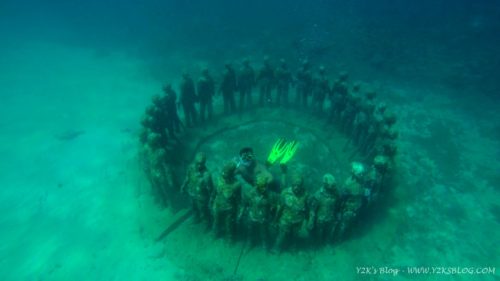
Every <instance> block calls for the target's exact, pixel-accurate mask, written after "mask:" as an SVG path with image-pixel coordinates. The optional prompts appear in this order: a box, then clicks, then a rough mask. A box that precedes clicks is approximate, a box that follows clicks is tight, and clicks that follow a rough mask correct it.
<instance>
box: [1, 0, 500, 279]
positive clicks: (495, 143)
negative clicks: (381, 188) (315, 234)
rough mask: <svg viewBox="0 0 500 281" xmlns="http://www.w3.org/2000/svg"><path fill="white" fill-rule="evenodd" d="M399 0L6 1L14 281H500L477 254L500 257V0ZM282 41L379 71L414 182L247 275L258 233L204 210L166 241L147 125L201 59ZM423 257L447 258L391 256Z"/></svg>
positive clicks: (7, 164) (339, 64) (8, 273)
mask: <svg viewBox="0 0 500 281" xmlns="http://www.w3.org/2000/svg"><path fill="white" fill-rule="evenodd" d="M389 2H390V1H382V2H378V1H377V5H375V4H374V3H369V1H353V2H350V3H349V4H341V3H327V2H323V1H319V0H317V1H313V2H308V4H307V5H306V4H305V3H301V2H299V1H289V2H285V1H275V2H270V3H269V2H264V1H255V2H252V4H243V3H233V2H229V1H227V2H226V1H221V2H220V3H218V4H213V3H198V1H185V2H181V1H179V2H176V1H173V2H168V3H161V1H152V0H150V1H145V2H141V4H139V3H132V2H119V1H109V2H105V3H102V2H98V1H95V2H88V1H87V2H81V3H78V2H71V1H70V2H62V1H61V2H60V3H57V2H53V3H51V4H44V5H42V4H40V3H38V2H35V1H33V2H30V1H22V2H15V1H4V2H2V3H1V4H0V31H1V34H2V40H1V43H0V51H1V53H0V86H1V90H0V106H1V110H0V128H1V134H0V153H1V155H2V158H1V160H0V170H1V171H2V172H1V173H0V186H1V187H2V188H1V189H0V213H1V216H0V238H1V241H2V243H1V245H0V279H2V280H318V281H321V280H411V279H419V280H498V278H499V273H498V272H497V271H496V272H495V273H491V272H490V273H489V274H467V273H463V269H464V268H473V269H478V268H479V269H484V268H487V269H488V270H490V269H494V270H499V266H500V258H499V257H500V251H499V250H498V249H499V247H498V245H499V242H500V241H499V237H500V235H499V230H500V227H499V223H500V202H499V198H500V197H499V186H500V173H499V171H500V163H499V161H500V144H499V142H500V113H499V110H498V102H499V93H500V83H499V82H498V79H497V76H498V73H499V71H500V54H499V53H498V50H497V49H498V48H497V46H498V45H499V44H498V43H499V41H498V40H499V39H498V34H500V32H499V31H500V22H499V20H498V19H499V18H500V17H499V15H500V7H499V6H500V5H499V4H498V3H495V2H494V1H479V2H474V3H468V2H463V3H461V2H455V1H454V2H451V1H438V2H435V1H424V2H421V3H420V2H419V3H417V2H415V3H412V5H411V6H408V3H405V5H403V3H401V4H399V5H401V6H399V5H398V4H395V3H389ZM451 3H453V4H451ZM266 54H267V55H269V56H270V57H271V58H273V59H275V60H277V59H278V58H281V57H284V58H286V59H287V60H288V61H290V62H291V64H297V62H298V61H299V60H300V59H301V58H303V57H304V56H307V57H309V58H310V59H311V61H312V63H313V64H314V65H319V64H324V65H325V66H327V69H328V73H329V74H330V76H331V77H332V78H333V77H335V76H336V75H337V73H338V72H340V71H342V70H347V71H349V73H350V74H351V77H352V79H353V80H360V81H364V82H366V83H371V84H372V85H374V87H375V88H376V89H377V91H378V93H379V97H378V98H380V99H381V100H385V101H386V103H387V104H388V105H389V106H390V107H391V108H392V109H393V110H394V112H395V113H396V114H397V115H398V118H399V120H398V130H399V132H400V137H399V140H398V146H399V150H400V153H399V155H398V157H397V163H398V169H397V177H396V185H395V191H394V194H393V195H392V196H391V198H390V199H391V200H389V201H388V202H387V206H386V207H385V208H384V209H383V210H381V211H380V213H377V214H373V216H370V217H368V218H366V222H363V223H361V225H362V227H361V228H360V229H359V233H356V235H354V237H353V238H352V239H350V240H348V241H347V242H345V243H342V244H341V245H338V246H335V247H327V248H325V249H320V250H317V251H305V252H300V253H285V254H283V255H281V256H276V255H270V254H268V253H266V252H264V251H260V250H255V251H253V252H250V253H248V254H247V255H245V256H244V257H243V259H242V261H241V265H240V266H239V271H238V272H239V273H238V275H236V276H232V275H231V274H232V272H233V269H234V264H235V259H236V257H237V256H238V253H239V251H240V246H238V245H236V246H235V245H233V246H231V245H228V244H226V243H225V242H224V241H220V240H213V239H212V238H211V236H210V235H209V234H206V233H203V232H202V231H201V230H200V229H198V228H197V226H196V225H192V224H190V223H189V222H188V223H187V224H186V225H184V226H182V227H181V228H179V229H178V231H176V232H174V233H173V234H172V237H169V240H168V241H166V242H161V243H157V242H155V238H156V237H157V235H158V234H159V233H161V232H162V230H163V229H164V228H165V226H166V225H168V223H169V222H170V221H172V218H173V217H175V215H176V214H173V213H172V211H171V210H169V209H165V208H163V207H162V206H161V205H159V204H158V203H157V200H155V198H154V197H153V196H152V193H151V190H150V187H149V184H148V182H147V180H146V179H145V178H144V175H143V174H142V171H141V167H140V165H139V161H138V157H137V151H138V141H137V132H138V131H139V129H140V122H139V121H140V118H141V115H142V113H143V112H144V109H145V108H146V106H147V105H148V104H149V103H150V100H151V97H152V96H153V95H154V94H159V93H160V91H161V87H162V85H163V84H164V83H165V82H167V81H171V82H173V83H174V84H175V85H177V83H178V82H179V81H180V77H181V75H180V74H181V72H182V71H183V70H187V71H190V72H192V73H196V75H197V73H198V71H199V69H200V67H201V66H204V65H208V66H209V67H210V68H211V70H212V71H213V73H215V74H218V75H216V78H217V79H219V78H220V77H219V76H220V73H222V65H223V63H224V62H225V61H228V60H232V61H236V60H240V59H241V58H243V57H250V59H251V60H252V62H255V63H254V66H258V65H260V62H261V61H262V57H263V56H264V55H266ZM412 266H416V267H420V266H423V267H432V269H433V270H434V271H435V272H434V273H433V274H431V273H428V274H412V273H409V272H406V273H399V274H394V271H390V270H389V269H396V268H397V269H402V268H407V267H412ZM372 267H373V268H375V269H377V270H378V271H376V272H375V271H370V270H369V269H372ZM386 267H387V268H386ZM441 267H444V268H446V269H448V268H450V267H453V268H459V269H462V272H461V273H460V274H444V271H443V270H440V268H441ZM380 269H383V271H382V272H381V271H380ZM385 269H387V270H386V271H384V270H385ZM367 270H368V271H367ZM438 272H441V273H438ZM369 273H370V274H369ZM371 273H373V274H371ZM230 278H233V279H230Z"/></svg>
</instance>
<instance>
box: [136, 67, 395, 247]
mask: <svg viewBox="0 0 500 281" xmlns="http://www.w3.org/2000/svg"><path fill="white" fill-rule="evenodd" d="M221 77H222V78H221V79H220V81H216V80H215V79H214V78H213V77H212V74H211V73H210V71H209V69H208V68H204V69H202V70H201V75H200V77H199V78H198V79H197V80H196V81H195V80H193V78H192V77H191V76H190V74H188V73H183V74H182V80H181V82H180V85H179V87H178V93H179V95H177V92H176V90H174V88H173V87H172V85H171V84H166V85H165V86H164V88H163V94H162V95H155V96H153V98H152V103H151V105H149V106H148V107H147V108H146V111H145V114H144V117H143V118H142V121H141V123H142V130H141V133H140V141H141V156H142V157H141V159H142V164H143V166H144V170H145V172H146V175H147V177H148V179H149V181H150V182H151V185H152V187H153V190H154V192H155V194H156V195H157V197H158V198H159V199H160V200H161V201H162V202H163V203H164V204H165V205H168V204H169V201H171V200H175V199H173V198H182V197H183V198H188V199H189V202H190V208H191V213H192V216H193V220H194V221H195V222H196V223H200V224H204V225H205V226H206V227H207V228H209V229H211V231H213V233H214V234H215V236H216V237H220V238H226V239H230V240H232V241H235V240H243V239H244V240H247V241H249V242H251V243H252V245H261V246H263V247H265V248H266V249H268V250H270V251H272V252H281V251H283V250H285V249H288V248H290V247H294V246H299V247H304V246H311V245H320V244H326V243H337V242H339V241H341V240H342V239H345V237H346V236H348V235H347V234H348V233H349V232H348V231H349V230H350V229H352V226H353V224H354V223H355V222H357V221H360V220H362V219H363V216H362V214H363V212H364V211H365V210H366V209H368V208H369V207H370V205H372V204H373V202H375V201H376V200H377V198H378V197H380V195H381V194H384V192H387V190H388V187H389V186H390V184H391V174H392V171H394V159H395V156H396V152H397V147H396V139H397V137H398V132H397V130H396V129H395V123H396V120H397V119H396V116H395V115H394V113H392V112H391V111H390V110H389V109H387V106H386V104H385V103H383V102H380V101H378V100H377V97H376V92H375V91H373V90H371V89H364V88H365V87H366V86H363V87H361V85H360V84H356V83H352V82H351V81H350V80H349V75H348V74H347V73H346V72H343V73H340V75H339V76H338V78H336V79H335V80H334V81H330V80H329V78H328V76H327V72H326V69H325V67H323V66H319V67H317V68H316V69H315V68H314V67H313V66H312V65H311V63H310V62H309V61H307V60H304V61H302V62H301V63H300V67H299V69H298V70H297V71H296V72H295V74H292V71H291V70H290V69H289V67H288V65H287V63H286V61H285V60H283V59H282V60H280V61H279V63H278V64H277V66H274V65H273V64H272V63H271V60H270V59H269V58H268V57H265V58H264V60H263V64H262V66H261V67H260V68H259V69H258V70H257V71H256V70H254V68H253V67H252V65H251V63H250V61H249V60H248V59H245V60H243V61H242V62H241V68H240V69H238V70H235V69H234V67H233V65H231V64H230V63H226V64H225V65H224V71H223V73H222V75H221ZM367 88H369V87H367ZM254 92H255V93H257V94H258V99H257V100H256V101H254V96H253V94H254ZM218 95H220V96H221V97H222V106H221V111H222V112H220V116H222V118H223V117H224V116H230V115H232V114H238V113H242V112H244V111H247V110H250V109H254V108H256V107H275V108H279V107H283V108H291V109H296V110H297V111H299V110H300V111H302V112H312V113H314V114H316V115H318V116H321V117H322V118H324V119H325V120H326V121H327V122H328V123H331V124H334V125H335V127H336V129H337V130H338V131H339V132H341V133H343V134H344V135H345V136H347V137H348V138H349V144H351V145H353V146H354V147H355V149H356V150H357V151H358V152H359V153H360V154H361V155H363V159H364V160H363V161H357V162H352V163H351V164H350V165H351V167H350V173H349V176H348V177H347V178H346V179H345V180H342V181H341V180H340V179H339V176H338V175H335V174H334V173H325V174H324V175H323V176H322V179H318V180H319V181H318V182H321V184H320V185H319V186H315V187H308V186H305V181H304V174H303V173H302V172H300V171H295V172H293V173H290V172H289V171H288V168H287V166H288V165H287V162H288V160H289V159H290V158H292V157H293V154H294V153H295V151H296V149H297V147H298V145H297V143H295V142H289V141H286V140H283V139H279V140H277V141H276V143H275V145H274V147H273V150H272V151H271V153H270V154H269V157H268V158H267V160H266V161H259V160H258V159H256V157H255V154H254V151H253V149H252V148H251V147H244V148H242V149H241V150H240V151H239V155H238V156H237V157H236V158H235V159H233V160H230V161H227V163H221V165H220V172H219V173H218V174H214V173H213V172H212V171H210V170H209V169H208V168H207V165H206V162H207V155H206V154H205V153H204V152H201V151H198V152H196V154H195V157H194V160H193V161H192V163H191V164H190V165H189V166H188V167H178V166H179V163H182V161H183V160H186V158H187V157H186V156H185V155H184V154H182V153H181V152H180V151H179V150H178V149H176V147H178V146H177V145H178V144H179V143H180V142H181V139H180V136H182V135H183V134H184V132H185V131H188V130H190V128H199V127H203V126H206V125H207V124H209V122H211V121H213V119H215V118H216V116H217V115H218V113H215V112H214V109H217V108H216V107H215V106H214V99H215V98H216V97H217V96H218ZM179 109H180V110H181V111H182V115H183V119H184V120H182V121H181V118H180V117H179ZM183 157H184V158H183ZM275 162H276V163H278V162H279V166H280V171H281V173H282V175H283V177H281V180H278V179H276V177H273V175H272V174H271V173H270V172H269V170H268V169H269V167H270V166H271V165H273V164H274V163H275ZM181 171H182V175H181V176H179V173H181ZM180 177H182V178H180ZM285 178H286V180H285Z"/></svg>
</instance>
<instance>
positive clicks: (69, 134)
mask: <svg viewBox="0 0 500 281" xmlns="http://www.w3.org/2000/svg"><path fill="white" fill-rule="evenodd" d="M83 134H85V131H83V130H70V131H66V132H64V133H61V134H59V135H56V138H57V139H58V140H60V141H70V140H74V139H76V138H78V137H79V136H81V135H83Z"/></svg>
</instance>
